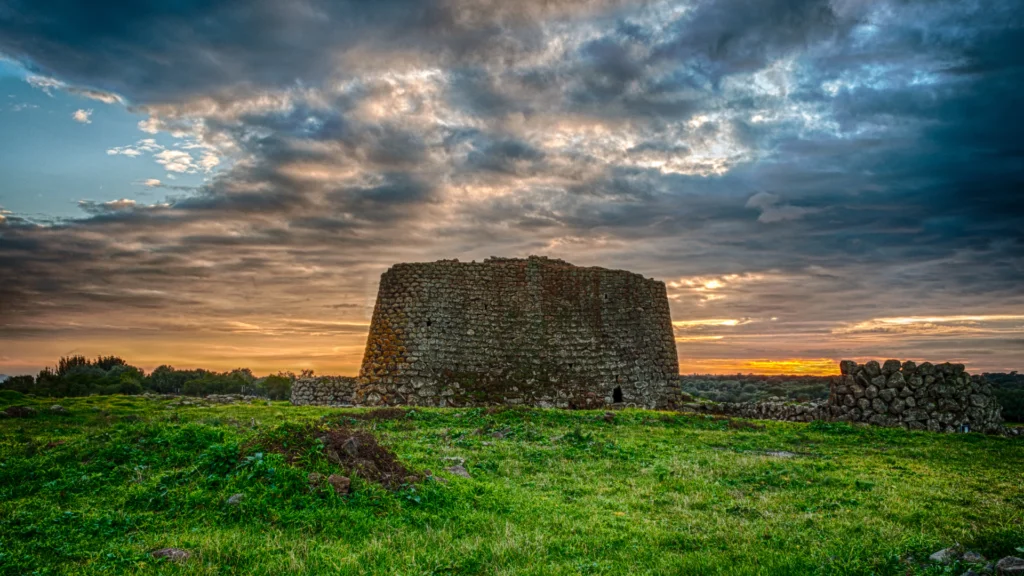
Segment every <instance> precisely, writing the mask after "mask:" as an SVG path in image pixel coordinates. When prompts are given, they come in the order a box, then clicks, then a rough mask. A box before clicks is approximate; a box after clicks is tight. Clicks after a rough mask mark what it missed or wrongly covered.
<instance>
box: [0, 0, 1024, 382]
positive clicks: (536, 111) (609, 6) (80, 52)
mask: <svg viewBox="0 0 1024 576" xmlns="http://www.w3.org/2000/svg"><path fill="white" fill-rule="evenodd" d="M1022 92H1024V9H1022V8H1021V5H1020V3H1019V0H880V1H871V0H676V1H650V2H646V1H640V0H636V1H630V2H622V1H617V0H562V1H556V2H552V1H550V0H520V1H519V2H498V1H495V0H375V1H372V2H371V1H355V0H350V1H330V2H328V1H320V0H290V1H287V2H282V1H278V0H246V1H242V0H185V1H182V2H173V3H172V2H139V1H136V0H131V1H129V0H118V1H110V2H104V3H82V2H78V1H75V0H53V1H50V2H45V3H40V2H34V1H30V0H0V372H2V373H6V374H18V373H29V372H35V371H37V370H39V369H40V368H42V367H43V366H46V365H53V364H55V362H56V360H57V358H58V357H59V356H62V355H68V354H86V355H90V356H92V355H98V354H117V355H120V356H123V357H124V358H126V359H128V360H129V361H130V362H132V363H133V364H136V365H139V366H141V367H144V368H147V369H152V368H154V367H156V366H158V365H160V364H165V363H166V364H172V365H174V366H176V367H180V368H185V367H205V368H211V369H220V370H226V369H232V368H236V367H242V366H245V367H249V368H251V369H253V370H254V371H255V372H257V373H271V372H277V371H279V370H285V371H295V372H297V371H299V370H302V369H313V370H316V372H318V373H334V374H355V373H356V372H357V371H358V366H359V363H360V360H361V357H362V350H363V345H364V344H365V339H366V334H367V330H368V324H369V318H370V315H371V313H372V309H373V303H374V299H375V296H376V288H377V283H378V281H379V278H380V274H381V273H382V272H384V271H385V270H386V269H387V268H388V267H389V266H390V265H392V264H394V263H397V262H420V261H434V260H438V259H444V258H459V259H460V260H463V261H471V260H481V259H483V258H486V257H488V256H492V255H493V256H508V257H511V256H520V257H523V256H527V255H530V254H538V255H546V256H550V257H554V258H561V259H564V260H567V261H569V262H572V263H574V264H577V265H584V266H603V267H607V268H622V269H628V270H632V271H634V272H638V273H641V274H643V275H645V276H648V277H653V278H657V279H659V280H663V281H664V282H665V283H666V285H667V289H668V295H669V299H670V305H671V310H672V316H673V320H674V329H675V334H676V340H677V344H678V350H679V358H680V370H681V372H683V373H736V372H743V373H748V372H754V373H809V374H821V373H833V372H836V370H837V368H836V362H838V360H840V359H844V358H852V359H858V360H866V359H872V358H875V359H885V358H901V359H914V360H918V361H923V360H928V361H937V362H942V361H954V362H963V363H965V364H967V366H968V369H969V370H971V371H976V372H978V371H1009V370H1019V369H1022V368H1024V288H1022V281H1024V144H1022V142H1024V138H1021V136H1020V127H1021V126H1024V106H1022V105H1021V96H1020V94H1021V93H1022Z"/></svg>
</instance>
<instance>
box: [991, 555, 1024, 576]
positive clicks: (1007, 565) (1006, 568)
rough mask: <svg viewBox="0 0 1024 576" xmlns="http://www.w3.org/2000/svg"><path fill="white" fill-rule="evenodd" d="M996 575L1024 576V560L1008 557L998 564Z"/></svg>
mask: <svg viewBox="0 0 1024 576" xmlns="http://www.w3.org/2000/svg"><path fill="white" fill-rule="evenodd" d="M996 574H999V575H1001V576H1011V575H1013V576H1017V575H1019V574H1024V558H1017V557H1016V556H1007V557H1005V558H1003V559H1001V560H999V562H996Z"/></svg>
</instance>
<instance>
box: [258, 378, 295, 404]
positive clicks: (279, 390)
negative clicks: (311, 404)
mask: <svg viewBox="0 0 1024 576" xmlns="http://www.w3.org/2000/svg"><path fill="white" fill-rule="evenodd" d="M261 387H262V388H263V392H264V394H266V395H267V397H268V398H270V399H271V400H287V399H288V398H291V395H292V379H291V378H288V377H287V376H282V375H280V374H278V375H275V376H267V377H266V378H264V379H263V382H262V386H261Z"/></svg>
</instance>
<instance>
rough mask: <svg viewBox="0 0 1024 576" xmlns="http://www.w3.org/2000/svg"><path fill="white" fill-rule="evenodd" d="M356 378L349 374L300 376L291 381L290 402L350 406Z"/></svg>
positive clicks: (353, 400) (299, 404) (300, 404)
mask: <svg viewBox="0 0 1024 576" xmlns="http://www.w3.org/2000/svg"><path fill="white" fill-rule="evenodd" d="M355 387H356V379H355V378H353V377H351V376H301V377H298V378H296V379H295V381H294V382H292V404H295V405H297V406H308V405H312V404H316V405H320V406H352V405H353V404H354V403H355V399H354V396H355Z"/></svg>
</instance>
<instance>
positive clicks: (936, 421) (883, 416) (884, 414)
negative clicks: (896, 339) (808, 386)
mask: <svg viewBox="0 0 1024 576" xmlns="http://www.w3.org/2000/svg"><path fill="white" fill-rule="evenodd" d="M839 368H840V371H841V372H842V376H841V377H839V378H835V379H833V381H832V384H831V390H830V392H829V405H831V406H835V407H837V408H838V409H839V415H838V416H837V418H836V419H838V420H847V421H851V422H869V423H871V424H877V425H880V426H904V427H906V428H910V429H912V430H925V429H927V430H933V431H936V432H939V431H942V432H955V431H965V427H966V430H969V431H972V432H990V431H996V430H998V429H999V428H1000V424H1001V423H1002V416H1001V411H1002V409H1001V408H1000V406H999V402H998V401H997V400H996V398H995V397H994V396H993V395H992V386H991V385H990V384H987V383H986V382H985V381H984V379H983V378H982V377H980V376H971V375H970V374H968V373H967V372H964V365H963V364H950V363H948V362H946V363H945V364H937V365H933V364H931V363H929V362H923V363H921V365H920V366H918V365H917V364H915V363H914V362H911V361H907V362H902V363H901V362H900V361H899V360H886V361H885V363H884V364H881V365H879V363H878V362H876V361H874V360H872V361H870V362H866V363H864V364H857V363H856V362H854V361H852V360H844V361H842V362H840V363H839Z"/></svg>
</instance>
